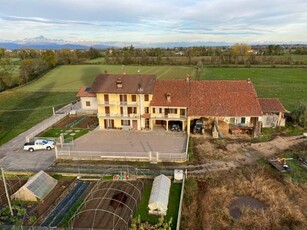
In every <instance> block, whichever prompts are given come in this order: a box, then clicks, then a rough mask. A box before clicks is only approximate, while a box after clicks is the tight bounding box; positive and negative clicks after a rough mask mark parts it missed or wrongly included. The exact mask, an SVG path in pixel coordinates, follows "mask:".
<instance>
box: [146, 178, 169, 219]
mask: <svg viewBox="0 0 307 230" xmlns="http://www.w3.org/2000/svg"><path fill="white" fill-rule="evenodd" d="M170 188H171V180H170V179H169V178H168V177H167V176H165V175H163V174H161V175H160V176H157V177H155V179H154V181H153V184H152V189H151V193H150V198H149V203H148V208H149V214H154V215H164V216H165V215H166V213H167V206H168V198H169V192H170Z"/></svg>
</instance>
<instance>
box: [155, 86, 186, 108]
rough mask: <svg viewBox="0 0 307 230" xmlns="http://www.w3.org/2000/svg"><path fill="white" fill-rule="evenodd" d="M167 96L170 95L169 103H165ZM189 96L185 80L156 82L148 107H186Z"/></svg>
mask: <svg viewBox="0 0 307 230" xmlns="http://www.w3.org/2000/svg"><path fill="white" fill-rule="evenodd" d="M167 94H169V95H170V101H167V97H166V96H167ZM189 95H190V92H189V83H188V82H187V81H185V80H158V81H156V84H155V89H154V93H153V98H152V100H151V102H150V105H151V106H170V107H172V106H178V107H188V106H189V104H190V98H189V97H190V96H189Z"/></svg>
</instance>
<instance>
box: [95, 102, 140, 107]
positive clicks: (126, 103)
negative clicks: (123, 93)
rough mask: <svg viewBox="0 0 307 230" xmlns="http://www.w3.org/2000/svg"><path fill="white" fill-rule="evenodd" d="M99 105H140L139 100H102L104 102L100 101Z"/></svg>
mask: <svg viewBox="0 0 307 230" xmlns="http://www.w3.org/2000/svg"><path fill="white" fill-rule="evenodd" d="M98 105H100V106H115V105H119V106H132V107H135V106H138V105H139V102H136V101H130V102H128V101H102V102H99V103H98Z"/></svg>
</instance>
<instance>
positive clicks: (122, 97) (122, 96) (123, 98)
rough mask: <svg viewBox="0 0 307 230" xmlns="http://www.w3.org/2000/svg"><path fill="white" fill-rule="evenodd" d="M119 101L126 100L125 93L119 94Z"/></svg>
mask: <svg viewBox="0 0 307 230" xmlns="http://www.w3.org/2000/svg"><path fill="white" fill-rule="evenodd" d="M119 100H120V102H127V95H119Z"/></svg>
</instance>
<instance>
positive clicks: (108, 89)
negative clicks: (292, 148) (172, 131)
mask: <svg viewBox="0 0 307 230" xmlns="http://www.w3.org/2000/svg"><path fill="white" fill-rule="evenodd" d="M77 97H80V100H81V104H82V109H84V110H87V108H88V110H91V111H95V110H97V116H98V119H99V127H100V129H124V130H130V129H132V130H143V129H148V130H153V129H155V128H157V127H163V128H165V130H169V128H170V127H172V125H174V124H176V125H179V126H180V128H181V130H185V131H186V132H187V133H190V131H191V130H192V128H193V124H194V122H195V121H196V120H201V121H202V122H203V125H204V128H205V129H206V130H207V131H212V132H218V133H219V135H225V134H227V133H228V132H229V130H230V131H233V132H236V130H241V131H242V130H243V132H250V133H254V134H255V133H258V132H260V128H261V127H276V126H284V125H285V119H284V112H286V110H285V109H284V107H283V106H282V104H281V103H280V101H279V100H278V99H269V98H265V99H259V98H258V96H257V92H256V90H255V88H254V85H253V83H252V82H251V81H250V80H210V81H209V80H201V81H195V80H190V77H189V75H187V77H186V79H185V80H156V76H155V75H126V74H120V75H117V74H100V75H98V76H97V77H96V79H95V81H94V83H93V84H92V86H91V88H90V90H89V88H86V87H82V88H81V89H80V90H79V92H78V94H77ZM96 103H97V104H96Z"/></svg>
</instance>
